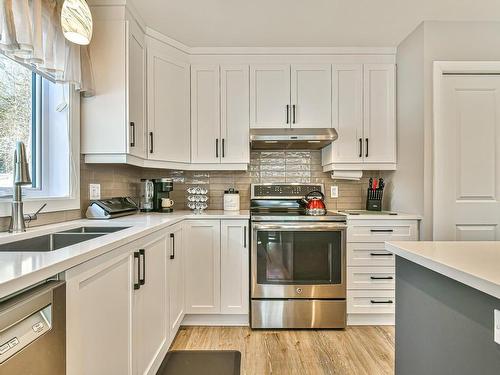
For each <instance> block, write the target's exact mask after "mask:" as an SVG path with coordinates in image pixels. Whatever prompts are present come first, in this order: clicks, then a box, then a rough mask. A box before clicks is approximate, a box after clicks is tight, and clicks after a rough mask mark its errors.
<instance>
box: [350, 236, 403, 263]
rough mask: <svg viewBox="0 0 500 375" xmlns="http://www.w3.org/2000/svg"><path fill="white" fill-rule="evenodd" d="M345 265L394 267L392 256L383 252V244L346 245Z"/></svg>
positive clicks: (352, 243) (360, 243) (385, 251)
mask: <svg viewBox="0 0 500 375" xmlns="http://www.w3.org/2000/svg"><path fill="white" fill-rule="evenodd" d="M347 265H348V266H387V267H394V255H393V254H391V253H390V252H388V251H387V250H385V245H384V243H383V242H374V243H372V242H350V243H348V244H347Z"/></svg>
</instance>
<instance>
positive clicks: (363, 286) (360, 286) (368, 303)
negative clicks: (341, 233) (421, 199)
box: [347, 215, 419, 325]
mask: <svg viewBox="0 0 500 375" xmlns="http://www.w3.org/2000/svg"><path fill="white" fill-rule="evenodd" d="M418 226H419V225H418V220H408V219H399V220H398V219H394V218H393V216H385V215H380V218H379V219H377V220H366V219H363V218H362V216H361V217H359V218H356V219H352V218H349V219H348V220H347V227H348V229H347V323H348V324H351V325H382V324H391V325H392V324H394V312H395V304H396V300H395V281H396V280H395V279H396V274H395V259H394V258H395V257H394V255H393V254H391V253H389V252H388V251H386V250H385V241H418V238H419V235H418Z"/></svg>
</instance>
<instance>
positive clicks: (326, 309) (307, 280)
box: [250, 184, 347, 328]
mask: <svg viewBox="0 0 500 375" xmlns="http://www.w3.org/2000/svg"><path fill="white" fill-rule="evenodd" d="M251 189H252V191H251V198H252V200H251V222H252V243H251V259H250V262H251V326H252V328H344V327H345V324H346V301H345V298H346V255H345V254H346V228H347V227H346V216H345V215H343V214H340V213H338V212H332V211H327V214H326V215H323V216H308V215H306V210H305V206H304V202H303V201H302V198H304V196H305V195H307V194H308V193H310V192H311V191H317V190H319V191H321V192H323V191H324V187H323V185H321V184H253V185H252V187H251Z"/></svg>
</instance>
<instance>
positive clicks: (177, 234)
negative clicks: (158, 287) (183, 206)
mask: <svg viewBox="0 0 500 375" xmlns="http://www.w3.org/2000/svg"><path fill="white" fill-rule="evenodd" d="M183 235H184V233H183V227H182V224H177V225H175V226H173V227H172V228H169V254H168V259H169V261H168V266H167V286H168V290H169V302H170V303H169V306H170V314H169V315H170V325H169V331H170V341H173V339H174V338H175V335H176V333H177V331H178V330H179V327H180V325H181V322H182V319H183V318H184V249H183Z"/></svg>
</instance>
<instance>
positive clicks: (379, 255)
mask: <svg viewBox="0 0 500 375" xmlns="http://www.w3.org/2000/svg"><path fill="white" fill-rule="evenodd" d="M370 255H371V256H374V257H392V255H393V254H391V253H370Z"/></svg>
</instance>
